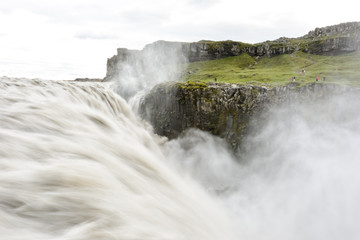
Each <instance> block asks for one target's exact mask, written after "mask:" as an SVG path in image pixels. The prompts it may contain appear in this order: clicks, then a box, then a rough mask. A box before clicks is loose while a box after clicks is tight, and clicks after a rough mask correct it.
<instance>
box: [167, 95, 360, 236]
mask: <svg viewBox="0 0 360 240" xmlns="http://www.w3.org/2000/svg"><path fill="white" fill-rule="evenodd" d="M359 110H360V99H359V95H358V94H351V93H347V94H344V95H342V96H330V97H326V98H321V99H314V100H313V101H308V102H301V103H299V102H292V103H291V104H288V105H283V106H278V107H276V108H273V109H271V111H270V112H269V113H267V116H266V119H267V121H266V124H265V125H264V126H262V127H261V128H258V129H255V130H253V132H252V133H251V134H250V136H249V137H248V139H247V140H246V144H247V146H246V148H245V149H246V153H242V156H243V155H245V156H244V158H242V159H238V158H236V157H234V155H232V154H229V152H228V151H227V150H226V147H223V146H224V143H221V142H222V141H223V140H221V139H219V138H216V137H213V136H211V135H209V134H207V133H199V132H198V130H196V131H195V130H194V131H189V132H188V133H186V134H185V135H184V136H183V137H182V138H180V139H176V140H173V141H170V142H169V143H167V144H166V145H165V149H164V150H163V151H164V152H166V153H167V156H168V157H170V158H171V159H173V160H172V161H173V162H174V163H175V166H176V167H177V168H181V169H182V171H184V172H186V173H187V174H188V175H190V176H192V177H193V178H194V179H197V180H198V181H199V182H200V183H202V185H203V186H204V187H205V188H206V189H208V190H209V192H210V193H212V194H213V195H214V196H216V197H217V198H220V199H221V200H222V201H223V203H224V204H225V205H226V206H227V208H228V210H229V215H231V216H232V221H233V222H234V223H235V224H236V228H237V230H238V231H237V232H238V239H254V240H261V239H277V240H279V239H280V240H282V239H283V240H287V239H299V240H300V239H314V240H315V239H316V240H319V239H324V240H329V239H330V240H336V239H354V240H355V239H358V238H359V237H360V230H359V228H358V222H359V221H360V207H359V204H358V202H359V201H360V187H359V186H360V174H359V173H358V169H360V148H359V146H360V126H359V122H360V111H359ZM193 143H196V144H193ZM204 164H205V165H209V166H205V167H204V166H203V165H204ZM216 170H217V171H216ZM186 173H183V174H186ZM214 189H215V191H214Z"/></svg>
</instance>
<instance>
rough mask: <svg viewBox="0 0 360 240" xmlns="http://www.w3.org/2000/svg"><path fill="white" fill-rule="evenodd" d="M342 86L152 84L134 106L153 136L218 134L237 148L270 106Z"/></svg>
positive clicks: (314, 96) (333, 91)
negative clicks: (192, 132)
mask: <svg viewBox="0 0 360 240" xmlns="http://www.w3.org/2000/svg"><path fill="white" fill-rule="evenodd" d="M345 91H348V88H345V87H342V86H339V85H334V84H324V83H311V84H306V85H304V86H301V85H300V84H299V83H290V84H288V85H287V86H281V87H273V88H268V87H261V86H244V85H240V84H228V83H223V84H221V83H202V82H187V83H176V82H169V83H163V84H160V85H157V86H156V87H154V88H153V89H152V90H151V92H150V93H149V94H147V95H146V96H145V97H144V99H143V101H142V102H141V105H140V114H141V115H142V117H143V118H144V119H146V120H147V121H149V122H150V123H151V124H152V125H153V127H154V131H155V133H157V134H159V135H161V136H166V137H168V138H169V139H173V138H176V137H178V136H179V135H180V134H181V133H182V132H183V131H184V130H186V129H188V128H198V129H201V130H204V131H208V132H210V133H212V134H214V135H217V136H220V137H222V138H224V139H226V141H227V142H228V143H229V144H230V145H231V147H232V148H233V149H238V148H239V146H240V145H241V142H242V141H243V139H244V137H245V136H246V134H247V132H248V131H249V129H250V125H251V127H256V126H257V125H261V124H263V121H264V119H263V114H262V113H264V112H266V111H268V110H269V109H271V108H272V107H273V106H276V105H280V104H287V103H292V102H296V101H308V100H310V101H312V100H316V99H317V98H323V97H326V96H331V95H334V94H342V93H344V92H345Z"/></svg>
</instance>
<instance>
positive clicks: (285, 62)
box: [183, 51, 360, 87]
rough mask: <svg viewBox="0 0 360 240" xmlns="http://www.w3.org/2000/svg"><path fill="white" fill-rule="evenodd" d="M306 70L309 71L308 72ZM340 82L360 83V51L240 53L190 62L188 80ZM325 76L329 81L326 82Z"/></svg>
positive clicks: (258, 83)
mask: <svg viewBox="0 0 360 240" xmlns="http://www.w3.org/2000/svg"><path fill="white" fill-rule="evenodd" d="M304 70H305V71H304ZM316 76H318V77H319V82H326V83H339V84H344V85H351V86H360V52H352V53H347V54H342V55H337V56H322V55H314V54H308V53H304V52H302V51H298V52H295V53H293V54H282V55H278V56H275V57H265V56H264V57H257V58H254V57H251V56H250V55H248V54H246V53H244V54H241V55H239V56H234V57H227V58H222V59H216V60H210V61H204V62H193V63H190V64H189V66H188V68H187V71H186V74H185V75H184V76H183V80H184V81H199V82H215V78H216V81H217V82H228V83H240V84H253V85H260V86H269V87H272V86H279V85H285V84H287V83H289V82H291V81H292V78H293V77H295V81H296V82H299V83H304V84H305V83H309V82H314V81H315V79H316ZM324 78H325V81H324Z"/></svg>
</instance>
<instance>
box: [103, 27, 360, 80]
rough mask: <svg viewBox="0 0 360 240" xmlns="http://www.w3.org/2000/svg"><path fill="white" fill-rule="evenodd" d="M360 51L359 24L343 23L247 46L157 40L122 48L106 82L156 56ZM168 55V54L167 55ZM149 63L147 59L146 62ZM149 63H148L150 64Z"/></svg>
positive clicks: (207, 57) (203, 58) (109, 66)
mask: <svg viewBox="0 0 360 240" xmlns="http://www.w3.org/2000/svg"><path fill="white" fill-rule="evenodd" d="M359 49H360V22H350V23H342V24H338V25H334V26H329V27H323V28H316V29H315V30H313V31H310V32H309V33H308V34H306V35H305V36H302V37H299V38H286V37H282V38H279V39H277V40H274V41H266V42H262V43H257V44H248V43H242V42H235V41H230V40H229V41H220V42H214V41H199V42H193V43H184V42H167V41H157V42H155V43H152V44H149V45H147V46H145V48H144V49H143V50H141V51H139V50H128V49H126V48H119V49H118V50H117V55H115V56H113V57H112V58H110V59H108V62H107V73H106V77H105V80H111V79H112V78H114V77H117V75H118V73H119V72H121V71H122V70H123V68H124V65H126V64H129V63H130V64H131V63H132V62H134V59H138V60H137V62H136V64H137V65H146V63H142V62H141V59H144V58H146V57H147V56H149V53H151V54H155V55H153V56H152V57H154V56H156V53H159V54H158V55H161V56H167V55H168V56H169V57H168V59H169V60H170V59H171V57H174V55H176V56H177V57H181V61H185V60H188V61H190V62H195V61H207V60H212V59H218V58H225V57H230V56H238V55H240V54H241V53H248V54H249V55H251V56H253V57H256V56H267V57H272V56H276V55H280V54H290V53H294V52H296V51H303V52H307V53H311V54H319V55H337V54H342V53H346V52H353V51H357V50H359ZM164 54H165V55H164ZM145 61H146V60H145ZM147 62H149V61H147Z"/></svg>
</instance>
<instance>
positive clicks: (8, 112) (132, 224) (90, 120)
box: [0, 78, 233, 240]
mask: <svg viewBox="0 0 360 240" xmlns="http://www.w3.org/2000/svg"><path fill="white" fill-rule="evenodd" d="M0 96H1V97H0V216H1V217H0V238H1V239H67V240H68V239H84V240H85V239H86V240H89V239H134V240H135V239H136V240H137V239H176V240H178V239H204V240H205V239H206V240H207V239H233V238H232V233H231V231H232V230H231V227H230V223H229V222H228V221H227V218H226V216H225V214H224V211H223V210H222V207H221V206H220V205H219V203H218V202H217V200H215V199H211V197H210V196H209V195H208V194H207V193H206V192H205V191H204V190H203V188H202V187H200V186H199V185H198V184H197V183H196V182H194V181H192V180H191V179H189V178H182V177H181V176H180V175H179V174H178V173H177V172H176V171H175V170H172V168H171V167H169V166H168V164H167V162H166V158H165V157H164V155H163V153H162V151H161V149H160V147H159V143H161V142H163V140H162V139H160V138H159V137H156V136H154V135H153V134H152V133H151V132H150V131H148V128H149V126H147V125H146V124H145V123H143V122H141V121H140V120H139V119H137V117H136V116H135V115H134V114H133V112H132V110H131V109H130V108H129V106H128V104H127V103H126V102H125V101H124V100H123V99H122V98H121V97H119V96H117V95H116V94H115V93H113V91H111V90H110V89H108V88H107V87H106V86H104V85H101V84H94V83H81V84H75V83H70V82H60V81H59V82H58V81H39V80H24V79H8V78H2V79H1V80H0Z"/></svg>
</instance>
